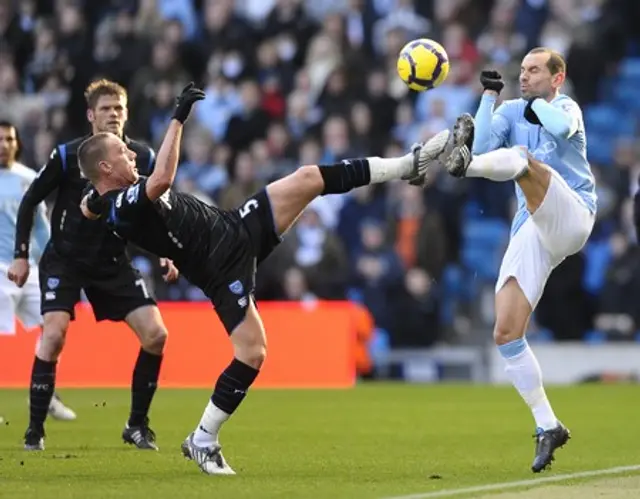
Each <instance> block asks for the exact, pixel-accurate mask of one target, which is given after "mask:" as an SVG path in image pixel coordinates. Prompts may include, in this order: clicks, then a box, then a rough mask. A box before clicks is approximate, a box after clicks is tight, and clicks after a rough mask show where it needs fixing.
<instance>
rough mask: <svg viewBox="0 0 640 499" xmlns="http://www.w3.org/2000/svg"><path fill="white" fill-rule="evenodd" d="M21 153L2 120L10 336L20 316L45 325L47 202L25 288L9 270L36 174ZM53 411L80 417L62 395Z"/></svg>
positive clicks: (0, 209) (0, 247)
mask: <svg viewBox="0 0 640 499" xmlns="http://www.w3.org/2000/svg"><path fill="white" fill-rule="evenodd" d="M19 152H20V143H19V138H18V135H17V130H16V128H15V127H14V126H13V125H12V124H11V123H9V122H7V121H0V334H8V335H13V334H16V329H15V327H16V316H17V317H18V319H19V320H20V322H21V323H22V324H23V326H24V327H25V328H26V329H33V328H35V327H38V326H41V325H42V316H41V315H40V287H39V284H38V272H37V268H38V267H37V259H38V258H39V255H40V254H42V251H43V250H44V247H45V245H46V244H47V241H48V240H49V233H50V230H49V223H48V221H47V218H46V214H45V208H44V205H43V206H41V207H40V209H39V211H38V213H37V215H36V220H35V230H34V238H33V239H34V241H33V248H34V249H35V250H36V251H33V252H32V253H31V256H32V259H31V261H30V264H31V266H32V268H33V270H32V271H31V274H30V276H29V279H28V280H27V282H26V283H25V285H24V287H22V288H18V287H17V286H16V285H15V284H14V283H13V282H11V281H10V280H9V278H8V277H7V271H8V268H9V265H10V264H11V262H12V261H13V250H14V235H15V231H16V218H17V215H18V207H19V206H20V201H21V200H22V196H23V194H24V192H25V191H26V190H27V188H28V187H29V185H30V184H31V182H32V181H33V179H34V178H35V177H36V173H35V172H34V171H33V170H32V169H30V168H27V167H26V166H24V165H23V164H21V163H18V162H17V161H16V159H17V156H18V153H19ZM36 252H37V254H36ZM49 414H51V416H53V417H54V418H56V419H62V420H72V419H75V418H76V415H75V413H74V412H73V411H72V410H71V409H69V408H68V407H66V406H65V405H64V404H63V403H62V402H61V401H60V398H59V397H58V396H54V397H53V399H52V400H51V404H50V405H49Z"/></svg>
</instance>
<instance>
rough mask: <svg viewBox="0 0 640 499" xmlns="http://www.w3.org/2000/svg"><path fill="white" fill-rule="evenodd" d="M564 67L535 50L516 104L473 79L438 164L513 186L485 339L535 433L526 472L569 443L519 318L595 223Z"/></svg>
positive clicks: (489, 81) (525, 317) (489, 74)
mask: <svg viewBox="0 0 640 499" xmlns="http://www.w3.org/2000/svg"><path fill="white" fill-rule="evenodd" d="M565 77H566V64H565V62H564V60H563V58H562V56H561V55H560V54H558V53H557V52H555V51H553V50H550V49H547V48H537V49H533V50H532V51H531V52H529V53H528V54H527V55H526V56H525V57H524V59H523V61H522V65H521V69H520V90H521V93H522V98H520V99H514V100H509V101H505V102H503V103H502V104H501V105H500V106H499V107H498V108H497V109H495V110H494V106H495V103H496V100H497V97H498V94H499V93H500V91H501V90H502V88H503V86H504V84H503V82H502V78H501V77H500V75H499V74H498V73H497V72H495V71H485V72H483V73H482V76H481V78H480V79H481V82H482V84H483V87H484V89H485V91H484V94H483V96H482V99H481V103H480V106H479V108H478V111H477V113H476V116H475V123H474V119H473V118H472V117H471V116H470V115H468V114H467V115H462V116H460V117H459V118H458V120H457V122H456V125H455V127H454V131H453V134H449V131H447V130H445V131H443V132H440V134H438V135H442V137H439V136H438V135H437V136H436V137H434V138H433V139H431V140H432V141H434V143H436V142H437V143H439V144H441V143H442V140H443V138H444V137H447V134H449V138H448V144H447V145H448V147H444V148H443V152H442V154H441V156H440V159H441V160H442V161H443V162H444V164H445V167H446V169H447V171H448V172H449V173H450V174H451V175H453V176H456V177H482V178H486V179H489V180H494V181H497V182H506V181H511V180H514V181H515V182H516V194H517V198H518V210H517V213H516V215H515V218H514V220H513V225H512V229H511V240H510V242H509V246H508V248H507V251H506V253H505V255H504V259H503V261H502V265H501V267H500V274H499V277H498V282H497V283H496V302H495V309H496V323H495V328H494V333H493V334H494V339H495V342H496V345H497V346H498V350H499V351H500V354H501V355H502V357H503V358H504V359H505V363H506V373H507V376H508V377H509V379H510V380H511V382H512V383H513V385H514V386H515V387H516V389H517V390H518V392H520V395H521V396H522V398H523V399H524V400H525V402H526V403H527V404H528V405H529V407H530V408H531V411H532V413H533V416H534V418H535V421H536V426H537V432H536V433H537V439H536V452H535V458H534V461H533V464H532V466H531V469H532V471H534V472H536V473H537V472H540V471H542V470H544V469H545V468H546V467H547V466H548V465H549V464H550V463H551V461H552V460H553V458H554V452H555V450H556V449H557V448H559V447H562V446H563V445H564V444H565V443H566V442H567V440H568V439H569V437H570V435H569V431H568V430H567V429H566V428H565V427H564V426H563V425H562V423H560V421H559V420H558V419H557V418H556V416H555V414H554V412H553V409H552V408H551V404H550V403H549V400H548V399H547V395H546V393H545V390H544V387H543V385H542V374H541V371H540V366H539V364H538V361H537V360H536V358H535V356H534V354H533V352H532V351H531V348H530V347H529V345H528V344H527V341H526V339H525V331H526V329H527V325H528V323H529V319H530V317H531V314H532V312H533V310H534V309H535V307H536V305H537V303H538V301H539V300H540V297H541V296H542V292H543V290H544V286H545V284H546V282H547V279H548V278H549V275H550V274H551V271H552V270H553V269H554V268H555V267H556V266H557V265H558V264H560V262H562V261H563V260H564V259H565V258H567V257H568V256H570V255H573V254H574V253H577V252H579V251H580V250H581V249H582V248H583V246H584V245H585V243H586V241H587V239H588V238H589V235H590V234H591V231H592V229H593V224H594V220H595V212H596V194H595V185H594V178H593V175H592V174H591V169H590V167H589V163H588V161H587V157H586V137H585V130H584V123H583V119H582V113H581V111H580V108H579V106H578V105H577V104H576V103H575V102H574V101H573V100H572V99H571V98H569V97H568V96H566V95H563V94H561V93H560V87H561V86H562V84H563V83H564V81H565Z"/></svg>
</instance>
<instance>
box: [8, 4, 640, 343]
mask: <svg viewBox="0 0 640 499" xmlns="http://www.w3.org/2000/svg"><path fill="white" fill-rule="evenodd" d="M639 11H640V2H637V1H634V0H323V1H321V2H320V1H318V2H316V1H313V0H235V1H234V0H100V1H97V0H37V1H36V0H16V1H12V0H0V32H2V44H1V46H0V116H2V117H7V118H10V119H12V120H14V121H15V122H16V123H17V124H18V125H19V127H20V131H21V134H22V137H23V139H24V154H23V161H24V162H25V163H26V164H28V165H29V166H32V167H34V168H37V167H38V165H42V164H44V163H45V161H46V159H47V157H48V155H49V154H50V152H51V150H52V148H53V147H54V146H55V144H56V143H58V142H60V141H66V140H69V139H71V138H73V137H75V136H78V135H81V134H84V133H87V131H88V127H87V124H86V112H85V110H86V106H85V103H84V101H83V90H84V87H85V86H86V85H87V84H88V83H89V82H90V81H91V80H93V79H95V78H99V77H106V78H110V79H114V80H116V81H118V82H120V83H121V84H123V85H125V86H126V88H127V89H128V92H129V111H130V119H129V125H128V128H127V134H128V135H130V136H131V137H133V138H136V139H142V140H144V141H147V142H148V143H149V144H150V145H152V146H154V147H158V145H159V143H160V141H161V140H162V136H163V133H164V130H165V128H166V126H167V123H168V120H169V118H170V116H171V114H172V106H173V102H174V101H173V98H174V96H175V94H176V93H177V92H178V91H179V90H180V89H181V88H182V86H183V85H184V84H185V83H186V82H188V81H190V80H195V81H196V82H198V84H199V85H202V86H203V87H204V88H205V89H206V92H207V98H206V100H205V101H203V102H202V103H200V104H199V105H198V107H197V109H196V111H195V114H194V116H193V117H192V119H191V120H190V121H189V123H188V129H187V130H186V133H185V139H184V150H183V154H182V163H181V165H180V168H179V174H178V178H177V186H176V187H177V188H178V189H181V190H186V191H190V192H193V193H195V194H196V195H198V196H200V197H201V198H203V199H206V200H209V201H210V202H211V203H215V204H216V205H218V206H220V207H222V208H233V207H236V206H238V205H239V204H240V202H241V201H242V200H243V199H245V198H246V197H247V196H249V195H251V194H252V193H254V192H255V191H256V190H258V189H259V188H260V187H262V186H264V185H265V184H266V183H267V182H269V181H271V180H273V179H276V178H278V177H280V176H282V175H284V174H286V173H288V172H290V171H292V170H293V169H295V168H296V167H297V166H298V165H301V164H330V163H333V162H335V161H336V160H340V159H343V158H346V157H354V156H375V155H380V156H398V155H402V154H404V153H405V152H406V151H407V148H408V147H410V146H411V144H412V143H414V142H416V141H421V140H425V139H427V138H428V137H430V136H431V135H433V134H434V133H436V132H437V131H439V130H441V129H442V128H445V127H449V126H451V125H452V122H453V121H454V120H455V118H456V116H457V115H458V114H459V113H461V112H464V111H468V112H471V113H472V114H473V113H475V110H476V106H477V104H478V101H479V96H480V92H481V87H480V85H479V82H478V73H479V70H480V69H481V68H484V67H492V68H496V69H498V70H500V71H501V72H502V73H503V74H504V75H505V77H506V78H507V79H508V80H510V82H511V83H510V84H509V85H507V88H506V89H505V91H503V96H504V98H512V97H514V96H517V86H516V85H515V81H516V79H517V75H518V72H519V63H520V59H521V57H522V56H523V54H524V53H525V52H526V51H527V50H528V49H530V48H532V47H534V46H537V45H545V46H549V47H552V48H554V49H556V50H559V51H560V52H561V53H563V54H564V55H565V56H566V58H567V61H568V68H569V70H568V71H569V84H568V85H567V88H566V89H565V91H566V92H567V93H569V94H570V95H573V96H574V97H575V98H576V99H577V100H578V101H579V103H580V104H581V105H583V106H589V105H592V104H597V103H598V102H599V100H601V98H602V96H601V92H602V87H603V85H604V83H606V81H609V80H610V79H611V78H615V75H616V72H617V68H618V63H620V61H622V60H623V59H624V58H625V57H628V56H629V55H631V56H634V55H637V53H636V52H637V51H638V47H637V46H636V43H637V40H638V35H639V33H640V24H638V23H637V22H636V20H637V19H639V18H640V16H639V15H638V14H640V12H639ZM417 37H429V38H434V39H436V40H439V41H440V42H441V43H442V44H443V45H444V47H445V48H446V49H447V51H448V54H449V57H450V59H451V71H450V74H449V77H448V79H447V81H446V82H445V83H444V84H443V85H442V87H440V88H438V89H436V90H433V91H429V92H425V93H422V94H415V93H409V92H408V90H407V88H406V87H405V85H404V84H403V83H402V82H401V81H400V80H399V78H398V77H397V76H396V73H395V63H396V57H397V55H398V52H399V50H400V48H401V47H402V46H403V45H404V44H405V43H406V42H407V41H409V40H411V39H413V38H417ZM587 133H589V128H588V127H587ZM634 135H635V129H634V130H633V131H631V133H630V134H628V135H626V136H624V137H619V138H616V141H615V144H614V145H613V146H612V147H613V148H612V150H613V153H612V154H611V157H610V158H609V159H608V160H607V158H606V157H605V158H604V159H605V160H604V161H602V162H600V163H598V164H594V171H595V174H596V177H597V179H598V194H599V196H600V211H599V215H598V224H597V227H596V230H595V233H594V236H593V238H592V243H593V244H592V245H591V246H590V247H589V251H585V252H583V253H582V254H580V255H577V256H575V257H572V258H570V259H568V260H567V261H565V263H563V264H562V265H561V267H560V268H559V269H558V271H557V272H556V274H555V275H554V276H553V277H552V279H551V281H550V283H549V285H548V288H547V291H546V293H545V297H544V298H543V300H542V302H541V304H540V310H539V313H538V314H537V315H536V322H535V324H533V325H532V329H533V330H538V331H540V332H541V336H542V333H544V334H547V335H549V336H551V337H555V338H556V339H574V338H587V339H588V338H594V337H596V336H597V334H600V333H604V334H609V335H613V336H615V335H618V336H619V337H624V338H629V337H633V336H634V335H635V332H636V330H637V329H640V309H639V308H638V307H636V306H635V300H636V298H635V297H636V296H638V295H637V294H636V290H638V291H640V266H639V262H640V256H639V255H637V254H636V253H637V252H638V250H637V247H636V244H635V232H634V230H633V229H632V225H631V223H630V220H631V219H630V211H629V203H628V199H629V197H630V195H631V194H632V193H633V192H634V190H635V189H636V185H637V173H638V171H639V170H640V166H639V165H640V163H639V157H638V150H637V147H636V144H635V142H634V140H635V136H634ZM512 210H513V186H512V185H509V184H493V183H490V182H486V181H482V180H477V181H472V180H470V181H468V182H458V181H455V180H454V179H451V178H448V177H447V176H446V175H440V176H439V177H437V178H434V179H432V183H431V185H430V186H429V187H428V188H427V189H425V190H421V189H418V188H414V187H411V186H408V185H405V184H402V183H397V184H390V185H386V186H376V187H365V188H361V189H358V190H357V191H355V192H353V193H351V194H348V195H342V196H330V197H325V198H321V199H319V200H318V201H317V202H314V203H313V205H312V206H311V207H310V208H309V209H308V210H307V211H306V212H305V214H304V215H303V216H302V217H301V218H300V220H299V222H298V223H297V224H296V225H295V227H294V228H293V229H292V230H291V232H290V234H289V235H288V236H287V237H286V239H285V241H284V242H283V243H282V245H281V247H279V248H278V250H277V251H276V252H275V253H274V254H273V255H272V256H271V257H270V258H269V260H267V262H266V263H265V264H264V265H263V266H262V268H261V269H260V271H259V275H258V290H257V294H258V297H259V298H261V299H274V300H275V299H277V300H303V301H308V302H313V301H314V300H318V299H345V298H347V299H351V300H358V301H361V302H363V303H364V304H365V305H366V307H367V308H368V309H369V311H370V312H371V314H372V316H373V318H374V319H375V323H376V325H377V327H378V328H379V332H380V334H381V335H383V337H384V338H385V339H386V341H387V342H388V343H389V344H390V345H391V346H398V347H400V346H429V345H433V344H435V343H437V342H464V341H465V338H467V335H469V333H470V332H472V331H473V330H474V329H475V328H477V327H484V326H489V325H490V324H491V321H492V312H491V299H490V298H491V297H492V292H493V291H492V286H493V279H494V278H495V274H496V272H497V268H498V265H499V262H500V257H501V254H502V251H503V249H504V244H505V242H506V237H507V235H508V224H509V221H510V217H511V214H512ZM487 221H489V222H490V224H487ZM488 234H491V237H490V239H491V240H490V241H487V239H489V238H488V237H487V235H488ZM494 235H495V237H494ZM483 245H484V246H483ZM481 247H482V248H484V249H483V252H480V251H479V248H481ZM594 248H595V249H594ZM134 253H135V258H136V265H137V266H138V267H139V268H140V269H141V270H142V271H143V272H144V273H145V274H146V275H147V276H148V277H149V279H150V281H151V282H152V285H153V287H154V288H155V292H156V294H157V295H158V297H159V298H160V299H168V300H201V299H204V297H203V295H202V294H201V293H200V292H199V291H198V290H196V289H195V288H193V287H191V286H190V285H189V284H188V283H187V282H185V281H180V282H179V283H178V284H176V285H171V286H168V285H165V284H164V283H163V281H162V279H160V276H161V270H160V269H159V268H158V266H157V259H155V258H149V257H148V255H144V254H140V253H136V252H134ZM594 262H595V263H594ZM625 321H626V322H625Z"/></svg>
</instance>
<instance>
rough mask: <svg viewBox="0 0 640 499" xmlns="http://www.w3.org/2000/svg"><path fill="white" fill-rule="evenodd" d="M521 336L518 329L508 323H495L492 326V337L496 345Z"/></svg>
mask: <svg viewBox="0 0 640 499" xmlns="http://www.w3.org/2000/svg"><path fill="white" fill-rule="evenodd" d="M521 336H522V335H521V334H520V333H519V331H518V330H517V329H516V328H515V327H513V326H511V325H509V324H504V323H503V324H501V323H496V325H495V327H494V328H493V339H494V341H495V343H496V345H505V344H507V343H510V342H512V341H514V340H517V339H518V338H520V337H521Z"/></svg>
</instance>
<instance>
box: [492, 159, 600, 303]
mask: <svg viewBox="0 0 640 499" xmlns="http://www.w3.org/2000/svg"><path fill="white" fill-rule="evenodd" d="M551 172H552V176H551V181H550V183H549V189H548V191H547V195H546V196H545V198H544V200H543V201H542V204H541V205H540V206H539V207H538V209H537V210H536V212H535V213H534V214H533V215H531V216H530V217H529V218H528V219H527V220H526V221H525V223H524V224H523V225H522V227H520V229H519V230H518V232H516V233H515V235H514V236H513V237H512V238H511V241H509V246H508V247H507V251H506V252H505V254H504V258H503V259H502V265H501V266H500V274H499V276H498V281H497V282H496V293H497V292H498V291H500V290H501V289H502V287H503V286H504V285H505V283H506V282H507V281H508V280H509V278H510V277H513V278H515V279H516V280H517V281H518V284H519V285H520V288H521V289H522V291H523V292H524V294H525V296H526V297H527V300H529V303H530V304H531V307H532V308H535V307H536V305H537V304H538V301H540V298H541V297H542V292H543V291H544V287H545V285H546V284H547V280H548V279H549V276H550V275H551V271H552V270H553V269H554V268H555V267H557V266H558V265H560V263H561V262H562V261H563V260H564V259H565V258H567V257H568V256H570V255H573V254H575V253H578V252H579V251H580V250H581V249H582V248H583V247H584V245H585V244H586V242H587V239H589V236H590V235H591V231H592V230H593V224H594V223H595V215H594V214H593V213H591V212H590V211H589V209H588V208H587V206H586V205H585V203H584V201H583V200H582V199H581V198H580V196H578V194H576V193H575V192H574V191H573V190H571V188H570V187H569V186H568V185H567V183H566V182H565V180H564V179H563V178H562V177H561V176H560V175H559V174H558V173H557V172H556V171H554V170H552V171H551Z"/></svg>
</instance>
